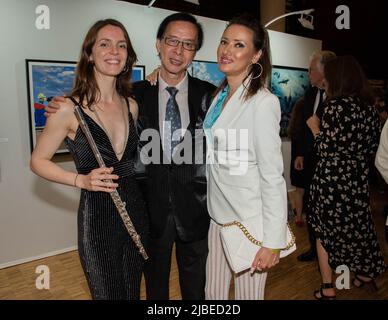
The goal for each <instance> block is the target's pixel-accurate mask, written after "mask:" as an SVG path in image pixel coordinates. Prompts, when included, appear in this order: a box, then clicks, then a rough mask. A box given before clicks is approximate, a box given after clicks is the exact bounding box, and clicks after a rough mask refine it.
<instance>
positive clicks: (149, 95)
mask: <svg viewBox="0 0 388 320" xmlns="http://www.w3.org/2000/svg"><path fill="white" fill-rule="evenodd" d="M158 88H159V84H156V86H151V85H149V87H148V90H147V92H146V95H145V97H146V98H145V99H146V103H145V105H146V106H147V114H148V117H149V119H150V127H151V128H152V129H155V130H157V131H159V89H158Z"/></svg>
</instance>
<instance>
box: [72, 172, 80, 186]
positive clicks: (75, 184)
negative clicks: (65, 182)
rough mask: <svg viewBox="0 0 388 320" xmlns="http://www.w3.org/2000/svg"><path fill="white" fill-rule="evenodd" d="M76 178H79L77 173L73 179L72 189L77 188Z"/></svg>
mask: <svg viewBox="0 0 388 320" xmlns="http://www.w3.org/2000/svg"><path fill="white" fill-rule="evenodd" d="M78 176H79V174H78V173H77V174H76V175H75V178H74V183H73V185H74V187H77V178H78Z"/></svg>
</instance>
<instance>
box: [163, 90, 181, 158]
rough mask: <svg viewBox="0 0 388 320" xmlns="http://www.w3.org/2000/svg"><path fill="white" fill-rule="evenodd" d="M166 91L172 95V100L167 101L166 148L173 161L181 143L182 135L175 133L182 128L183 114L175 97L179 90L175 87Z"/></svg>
mask: <svg viewBox="0 0 388 320" xmlns="http://www.w3.org/2000/svg"><path fill="white" fill-rule="evenodd" d="M166 90H167V91H168V93H169V94H170V98H169V99H168V101H167V108H166V117H165V125H164V146H165V150H164V151H165V153H166V155H167V156H168V157H170V159H172V155H173V153H174V148H175V147H176V146H177V145H178V144H179V142H180V139H179V138H180V135H179V136H178V135H177V134H178V133H175V135H174V132H176V130H179V129H181V128H182V124H181V114H180V112H179V107H178V104H177V102H176V100H175V96H176V94H177V93H178V89H177V88H175V87H167V88H166Z"/></svg>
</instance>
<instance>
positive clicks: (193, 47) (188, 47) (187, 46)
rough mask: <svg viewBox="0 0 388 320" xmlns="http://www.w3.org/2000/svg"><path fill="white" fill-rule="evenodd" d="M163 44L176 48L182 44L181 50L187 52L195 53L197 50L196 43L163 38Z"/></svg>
mask: <svg viewBox="0 0 388 320" xmlns="http://www.w3.org/2000/svg"><path fill="white" fill-rule="evenodd" d="M164 42H165V44H167V45H169V46H171V47H177V46H179V45H180V44H181V43H182V47H183V49H185V50H187V51H195V50H196V49H197V45H196V43H194V42H191V41H182V40H178V39H176V38H170V37H164Z"/></svg>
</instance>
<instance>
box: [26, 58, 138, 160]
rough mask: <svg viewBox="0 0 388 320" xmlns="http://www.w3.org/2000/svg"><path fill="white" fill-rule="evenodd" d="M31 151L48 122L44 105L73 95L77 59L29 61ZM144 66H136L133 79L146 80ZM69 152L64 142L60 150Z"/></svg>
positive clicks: (60, 151)
mask: <svg viewBox="0 0 388 320" xmlns="http://www.w3.org/2000/svg"><path fill="white" fill-rule="evenodd" d="M26 67H27V78H28V93H29V117H30V132H31V134H30V140H31V150H32V149H33V148H34V146H35V144H36V140H37V137H38V136H39V134H40V133H41V132H42V130H43V128H44V126H45V125H46V117H45V116H44V112H45V110H44V108H45V106H47V105H48V103H49V102H50V100H51V99H52V98H53V97H55V96H63V95H68V94H70V92H71V90H72V88H73V85H74V79H75V71H76V62H74V61H51V60H45V61H44V60H26ZM144 73H145V67H144V66H135V67H134V68H133V72H132V81H139V80H143V79H144ZM65 152H68V150H67V148H66V147H65V145H62V146H61V147H60V148H59V150H58V152H57V153H65Z"/></svg>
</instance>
